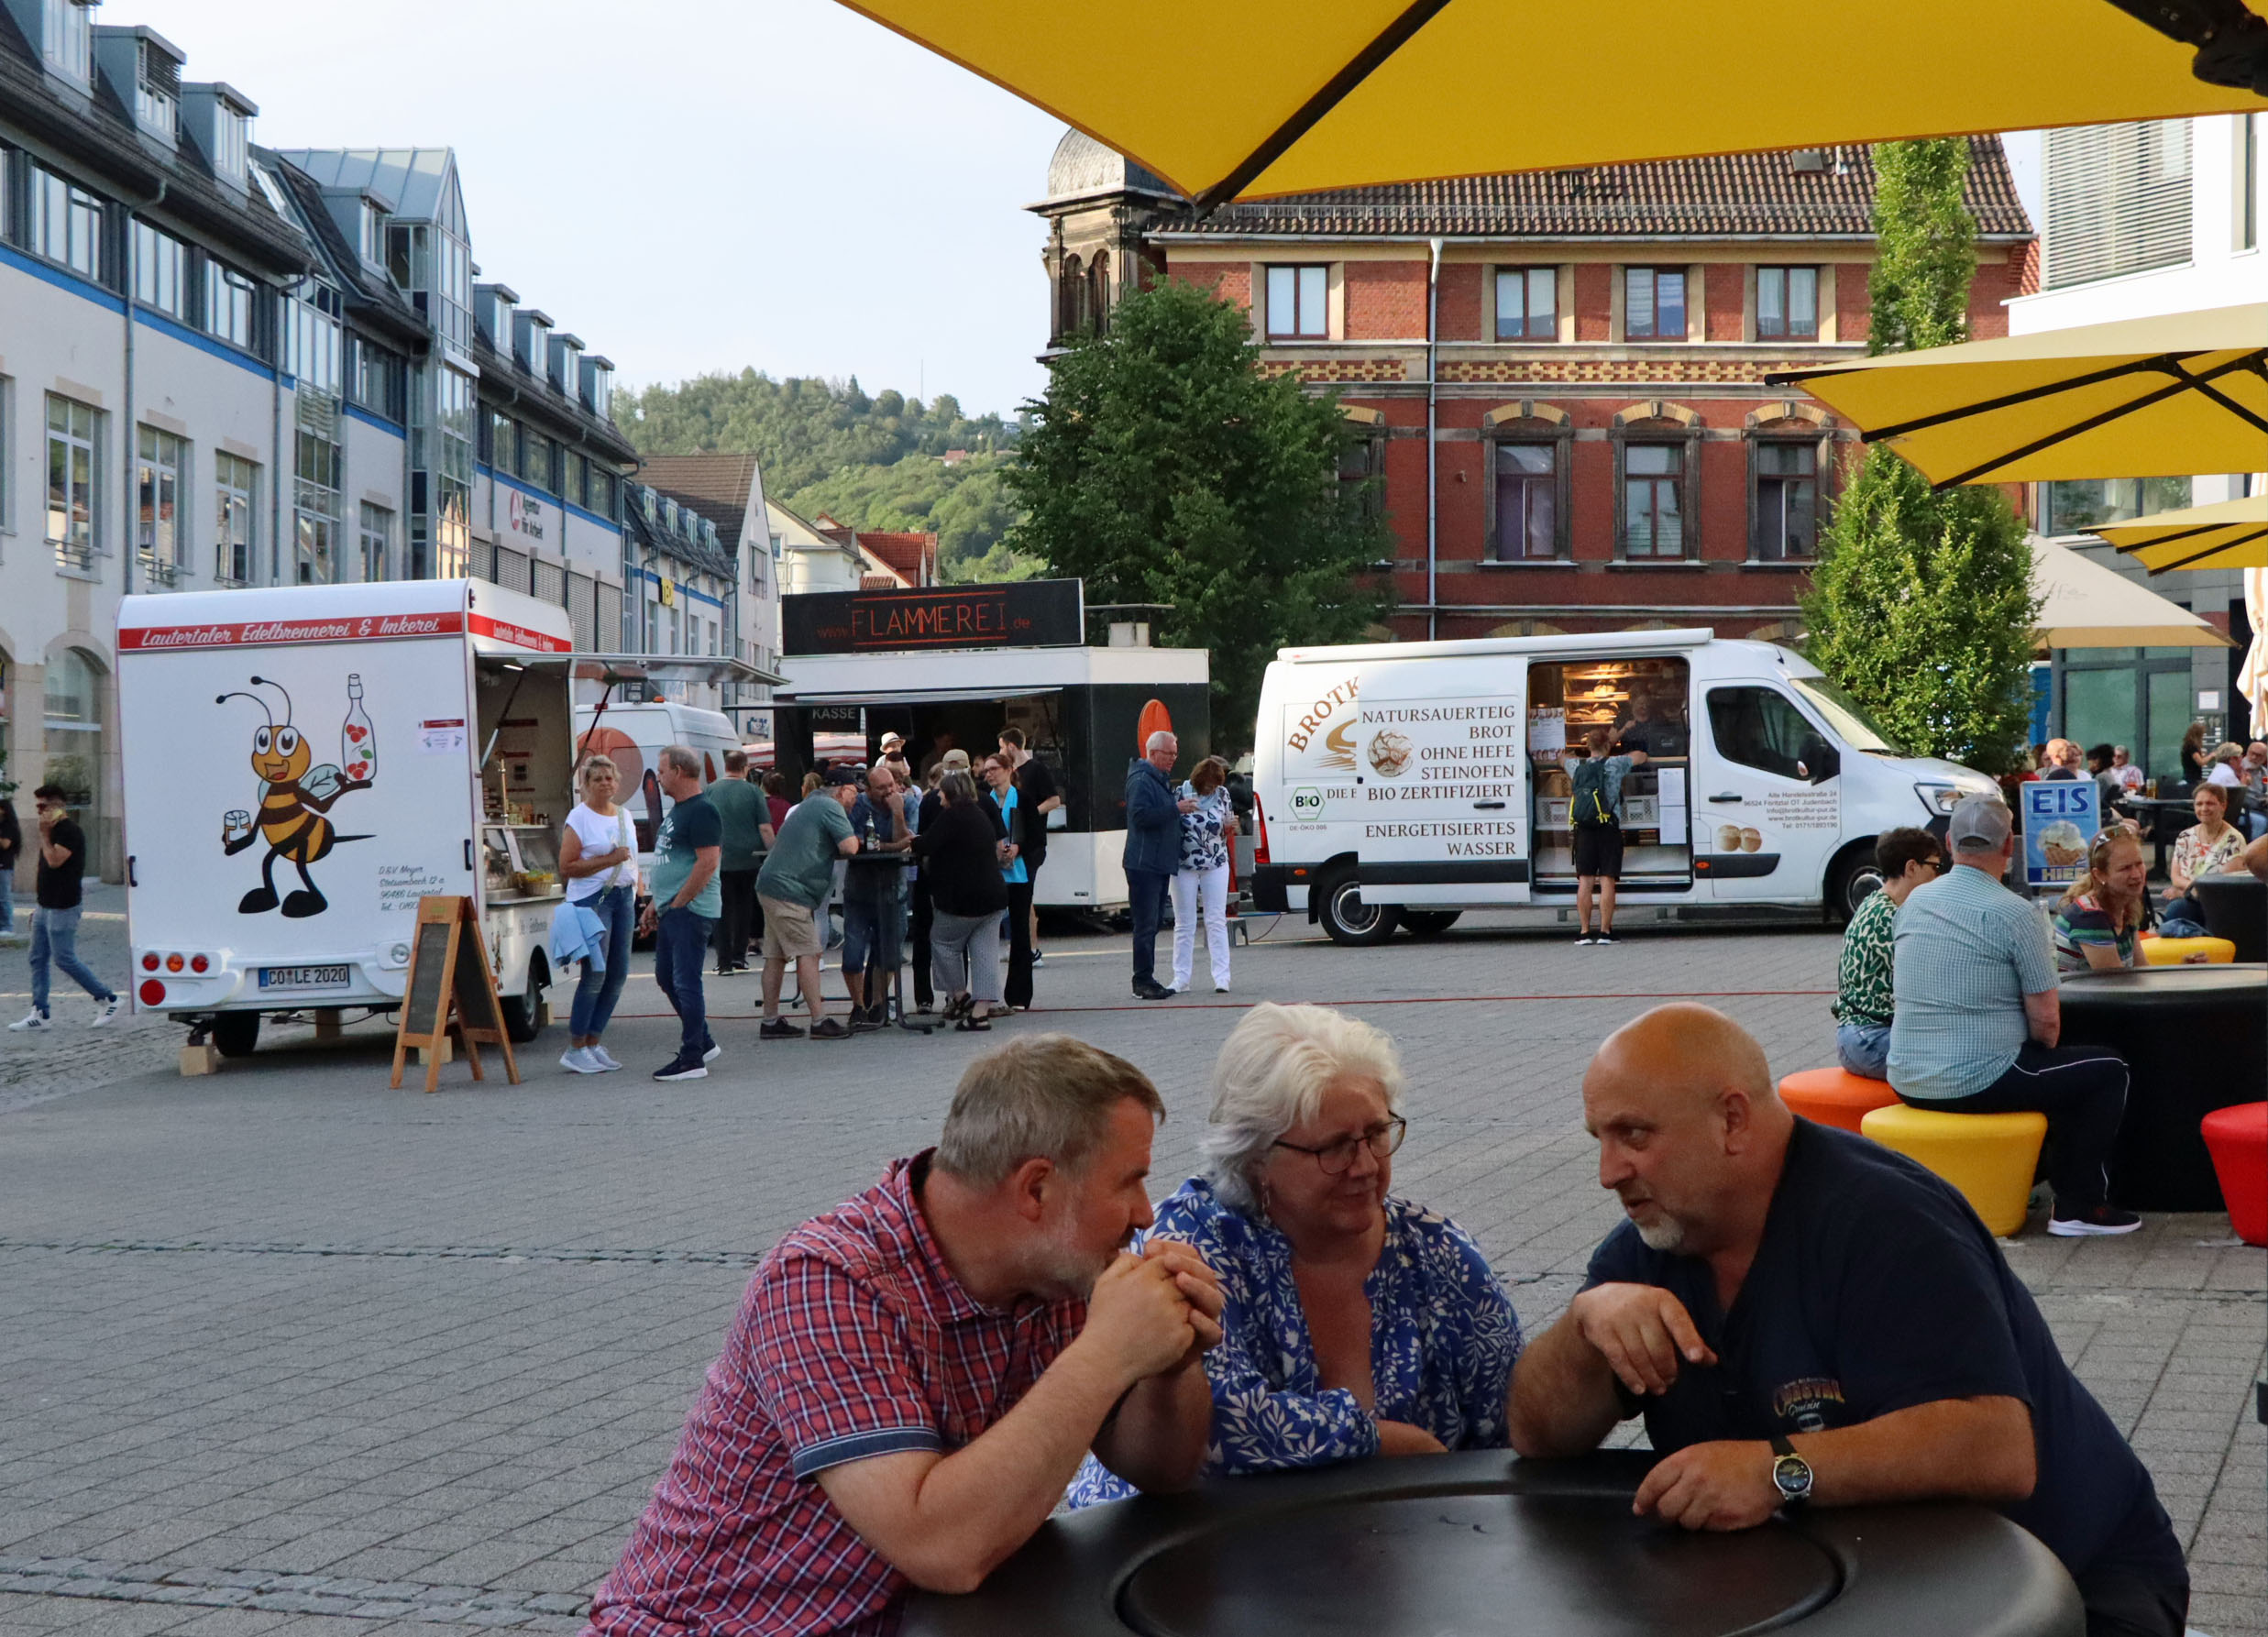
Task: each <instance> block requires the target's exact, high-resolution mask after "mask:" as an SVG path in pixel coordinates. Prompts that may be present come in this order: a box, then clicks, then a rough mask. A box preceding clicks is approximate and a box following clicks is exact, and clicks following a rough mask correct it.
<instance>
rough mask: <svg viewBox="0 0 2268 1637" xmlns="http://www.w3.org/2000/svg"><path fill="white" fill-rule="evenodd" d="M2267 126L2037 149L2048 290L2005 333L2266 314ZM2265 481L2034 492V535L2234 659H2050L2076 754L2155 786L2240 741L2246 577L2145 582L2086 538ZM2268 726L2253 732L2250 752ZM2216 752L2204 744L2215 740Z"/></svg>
mask: <svg viewBox="0 0 2268 1637" xmlns="http://www.w3.org/2000/svg"><path fill="white" fill-rule="evenodd" d="M2263 125H2268V119H2263V117H2262V115H2253V114H2245V115H2216V116H2214V117H2210V118H2200V119H2170V120H2156V121H2151V122H2148V123H2145V124H2139V125H2117V126H2082V127H2077V128H2074V129H2069V130H2056V131H2048V132H2046V133H2044V134H2043V135H2042V184H2043V192H2044V196H2045V209H2044V211H2043V212H2042V215H2043V217H2044V221H2043V223H2042V229H2041V238H2040V250H2041V267H2040V283H2039V289H2038V291H2037V292H2036V293H2034V294H2031V295H2025V296H2020V297H2018V298H2017V299H2015V300H2013V301H2011V302H2009V334H2011V335H2036V334H2038V333H2039V332H2041V331H2043V330H2057V329H2065V328H2069V327H2072V326H2074V325H2078V324H2107V323H2109V322H2111V321H2113V320H2117V319H2125V318H2146V317H2152V316H2155V315H2158V314H2162V313H2185V312H2191V311H2196V310H2201V309H2205V308H2211V307H2231V306H2237V305H2240V304H2242V303H2247V302H2260V301H2262V300H2263V299H2268V262H2263V260H2262V252H2261V228H2262V215H2263V214H2268V186H2264V185H2263V178H2262V174H2261V136H2262V126H2263ZM2262 481H2263V479H2262V474H2259V473H2249V474H2248V473H2222V474H2215V475H2207V476H2199V477H2196V478H2105V479H2102V480H2099V481H2094V482H2083V483H2042V484H2038V485H2035V486H2034V488H2035V496H2034V506H2035V510H2034V517H2035V520H2036V522H2037V523H2038V526H2039V528H2040V531H2041V532H2042V533H2044V534H2047V535H2049V536H2051V537H2053V538H2055V539H2057V540H2059V541H2061V542H2062V543H2063V544H2066V545H2071V546H2073V547H2075V548H2076V549H2078V550H2080V551H2082V552H2083V553H2085V554H2086V555H2088V556H2089V557H2092V558H2094V559H2095V560H2096V561H2098V562H2103V563H2108V564H2109V565H2111V566H2114V567H2116V568H2117V569H2118V570H2119V572H2120V573H2121V574H2124V575H2126V576H2128V577H2130V578H2132V579H2135V580H2137V581H2138V582H2141V581H2146V582H2147V583H2148V584H2149V586H2150V588H2151V589H2152V590H2153V591H2155V592H2157V593H2158V594H2159V595H2161V596H2163V597H2165V598H2168V599H2171V600H2173V601H2174V602H2177V603H2179V604H2181V605H2182V606H2183V607H2185V608H2187V609H2190V610H2193V611H2195V612H2196V613H2198V614H2200V615H2203V616H2204V617H2205V618H2206V619H2207V620H2208V621H2212V622H2213V623H2214V624H2215V625H2217V626H2218V627H2219V628H2220V629H2222V630H2223V631H2226V632H2228V633H2229V636H2230V637H2231V638H2232V639H2234V641H2235V643H2236V644H2237V645H2236V646H2235V647H2234V648H2229V649H2221V648H2196V649H2191V648H2167V649H2138V650H2137V649H2072V650H2068V651H2064V652H2059V653H2058V654H2056V655H2055V665H2054V672H2053V700H2052V704H2051V711H2050V720H2051V723H2052V724H2053V728H2054V731H2059V732H2061V733H2063V734H2065V735H2067V736H2068V737H2070V738H2073V739H2076V740H2078V741H2079V742H2081V743H2083V744H2095V743H2097V742H2104V741H2109V742H2117V743H2124V744H2130V745H2131V746H2132V747H2133V749H2134V753H2135V759H2136V760H2137V761H2139V762H2141V764H2143V765H2144V766H2145V767H2146V768H2148V769H2149V771H2151V772H2152V773H2153V774H2156V773H2171V772H2172V771H2174V765H2175V753H2176V751H2177V748H2178V746H2179V744H2180V742H2181V737H2182V734H2183V732H2184V731H2185V730H2186V729H2187V728H2188V726H2189V724H2190V723H2191V722H2192V721H2195V720H2200V719H2202V720H2204V721H2205V722H2206V723H2207V728H2208V730H2209V731H2211V732H2210V736H2211V738H2223V737H2234V738H2242V737H2244V736H2245V734H2246V733H2247V731H2248V726H2247V723H2246V721H2245V716H2246V713H2247V706H2246V704H2245V701H2244V699H2243V698H2242V697H2241V696H2240V694H2239V693H2238V692H2237V689H2236V675H2237V667H2238V665H2239V664H2240V661H2241V659H2242V657H2243V654H2244V651H2245V648H2246V646H2247V645H2248V644H2249V643H2251V636H2252V629H2251V621H2250V620H2249V619H2248V617H2247V613H2246V610H2245V605H2244V592H2243V587H2242V584H2241V578H2242V577H2241V576H2240V574H2239V573H2237V572H2235V571H2233V570H2222V571H2212V572H2204V573H2196V572H2188V571H2184V572H2181V573H2175V574H2165V575H2161V576H2159V577H2156V578H2155V579H2151V578H2150V577H2148V576H2147V574H2146V573H2145V572H2144V571H2143V570H2142V569H2141V568H2139V567H2134V566H2130V565H2128V564H2127V563H2126V562H2125V561H2124V560H2123V559H2121V558H2119V556H2118V555H2117V554H2115V553H2113V552H2112V551H2111V550H2110V549H2109V548H2108V546H2106V545H2104V544H2102V543H2101V542H2100V541H2099V540H2097V539H2096V538H2095V536H2094V535H2092V534H2091V533H2088V531H2089V530H2090V529H2092V528H2094V527H2096V526H2097V525H2099V524H2103V523H2109V522H2124V521H2125V520H2127V519H2129V518H2132V517H2137V516H2140V515H2142V514H2144V513H2147V512H2152V511H2172V510H2174V509H2175V508H2177V507H2182V506H2189V505H2204V504H2206V503H2207V502H2209V501H2214V500H2233V499H2236V498H2239V497H2240V496H2242V495H2245V494H2248V493H2257V492H2260V486H2261V485H2262ZM2249 731H2250V732H2251V734H2252V735H2253V736H2254V737H2257V736H2258V735H2259V734H2260V733H2261V732H2262V731H2268V724H2262V723H2253V724H2251V725H2250V728H2249ZM2208 742H2209V741H2208Z"/></svg>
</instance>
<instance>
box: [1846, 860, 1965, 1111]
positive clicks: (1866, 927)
mask: <svg viewBox="0 0 2268 1637" xmlns="http://www.w3.org/2000/svg"><path fill="white" fill-rule="evenodd" d="M1874 858H1875V866H1876V868H1877V869H1879V870H1880V871H1881V872H1882V886H1881V889H1880V890H1879V891H1877V892H1875V893H1872V894H1870V895H1868V896H1867V897H1866V901H1865V902H1864V903H1862V904H1860V905H1859V906H1858V908H1857V909H1856V910H1855V911H1854V912H1853V913H1852V916H1851V924H1850V926H1849V927H1848V928H1846V929H1845V930H1844V934H1843V959H1842V961H1841V963H1840V964H1839V965H1838V966H1837V968H1836V972H1835V982H1836V989H1837V994H1836V995H1835V1005H1834V1015H1835V1059H1836V1060H1837V1061H1839V1062H1840V1063H1841V1064H1842V1065H1843V1067H1844V1070H1845V1071H1847V1072H1849V1073H1852V1074H1863V1075H1865V1076H1866V1078H1867V1079H1868V1080H1887V1079H1888V1077H1889V1068H1888V1064H1889V1055H1890V1005H1891V1003H1890V970H1891V969H1890V961H1891V951H1892V949H1893V942H1892V936H1891V935H1892V931H1893V929H1894V928H1896V926H1897V923H1898V907H1899V905H1901V904H1903V903H1905V901H1906V895H1907V894H1909V893H1910V892H1912V891H1913V889H1914V888H1916V887H1918V886H1920V885H1921V884H1922V883H1923V882H1925V881H1934V880H1936V879H1937V878H1938V876H1940V875H1941V874H1943V873H1944V870H1945V844H1944V843H1943V841H1941V840H1938V839H1937V838H1936V837H1935V836H1933V835H1932V834H1930V832H1929V831H1928V830H1926V829H1907V828H1901V829H1888V830H1884V831H1883V832H1882V834H1881V836H1880V837H1879V838H1878V839H1877V840H1876V841H1875V844H1874Z"/></svg>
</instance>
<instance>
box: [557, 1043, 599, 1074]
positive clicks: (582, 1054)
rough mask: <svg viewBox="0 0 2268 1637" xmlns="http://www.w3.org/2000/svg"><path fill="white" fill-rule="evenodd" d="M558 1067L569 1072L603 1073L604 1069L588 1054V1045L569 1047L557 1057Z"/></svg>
mask: <svg viewBox="0 0 2268 1637" xmlns="http://www.w3.org/2000/svg"><path fill="white" fill-rule="evenodd" d="M559 1067H561V1068H562V1069H565V1070H566V1071H567V1072H568V1073H569V1074H603V1073H605V1072H606V1070H605V1069H604V1068H603V1067H602V1066H600V1062H599V1060H597V1059H596V1058H594V1057H592V1056H591V1055H590V1049H589V1047H588V1046H573V1047H569V1048H568V1049H567V1050H566V1051H565V1052H564V1053H562V1054H561V1055H560V1058H559Z"/></svg>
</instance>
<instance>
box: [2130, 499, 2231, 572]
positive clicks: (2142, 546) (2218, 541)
mask: <svg viewBox="0 0 2268 1637" xmlns="http://www.w3.org/2000/svg"><path fill="white" fill-rule="evenodd" d="M2094 532H2095V533H2097V534H2099V535H2100V536H2101V537H2102V538H2103V539H2105V540H2108V542H2109V543H2110V544H2112V545H2114V546H2116V547H2118V548H2119V551H2120V552H2121V553H2122V554H2124V555H2127V556H2130V557H2131V558H2133V559H2134V561H2135V562H2137V563H2140V564H2141V565H2142V566H2144V567H2145V568H2147V569H2149V570H2150V572H2151V573H2152V574H2163V573H2165V572H2166V571H2167V570H2168V569H2173V568H2268V495H2248V496H2246V497H2245V498H2244V499H2242V500H2222V501H2220V502H2219V503H2218V504H2217V505H2212V506H2190V507H2187V508H2185V509H2184V510H2182V511H2157V512H2152V514H2151V515H2150V516H2148V517H2138V518H2136V519H2135V520H2134V521H2133V522H2124V523H2105V524H2104V525H2103V526H2102V527H2101V528H2099V529H2097V530H2096V531H2094Z"/></svg>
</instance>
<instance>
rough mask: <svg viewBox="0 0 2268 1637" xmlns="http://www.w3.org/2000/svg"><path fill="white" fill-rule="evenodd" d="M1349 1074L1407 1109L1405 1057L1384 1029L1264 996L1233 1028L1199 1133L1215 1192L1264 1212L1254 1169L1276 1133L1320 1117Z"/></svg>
mask: <svg viewBox="0 0 2268 1637" xmlns="http://www.w3.org/2000/svg"><path fill="white" fill-rule="evenodd" d="M1349 1076H1354V1077H1359V1078H1360V1079H1363V1080H1369V1081H1374V1082H1377V1084H1378V1087H1379V1089H1380V1090H1381V1091H1382V1092H1383V1093H1385V1097H1386V1111H1387V1112H1388V1113H1389V1114H1396V1115H1398V1114H1400V1113H1401V1112H1402V1088H1403V1079H1402V1059H1401V1056H1400V1055H1399V1054H1398V1053H1397V1052H1396V1051H1395V1050H1394V1046H1393V1039H1392V1038H1389V1037H1388V1036H1387V1034H1386V1033H1385V1031H1384V1030H1382V1029H1377V1028H1372V1027H1371V1026H1370V1025H1369V1024H1367V1023H1364V1022H1362V1021H1360V1019H1359V1018H1354V1017H1349V1016H1347V1015H1346V1014H1345V1013H1344V1012H1334V1011H1333V1010H1331V1008H1330V1007H1328V1006H1279V1005H1274V1004H1272V1003H1264V1004H1262V1005H1257V1006H1254V1007H1253V1008H1252V1009H1251V1010H1250V1012H1248V1013H1246V1014H1245V1017H1244V1021H1243V1022H1241V1023H1239V1024H1238V1025H1237V1027H1235V1028H1234V1029H1233V1030H1231V1031H1230V1032H1229V1036H1228V1040H1227V1041H1226V1042H1224V1043H1223V1045H1222V1046H1221V1049H1220V1056H1219V1057H1218V1058H1217V1059H1216V1060H1214V1063H1213V1112H1212V1114H1211V1115H1209V1116H1207V1123H1206V1127H1205V1132H1204V1135H1203V1136H1201V1137H1198V1138H1197V1151H1198V1153H1199V1154H1200V1155H1201V1156H1202V1157H1203V1163H1204V1170H1205V1175H1206V1181H1209V1182H1211V1183H1212V1185H1213V1192H1215V1193H1217V1194H1218V1195H1219V1196H1220V1197H1221V1199H1222V1200H1223V1201H1224V1202H1226V1203H1228V1204H1229V1205H1230V1206H1232V1207H1234V1208H1235V1209H1237V1210H1239V1211H1241V1212H1243V1213H1244V1214H1246V1215H1248V1216H1256V1215H1258V1214H1260V1196H1259V1194H1258V1192H1256V1191H1255V1189H1254V1188H1253V1185H1252V1173H1253V1172H1254V1171H1255V1170H1258V1169H1259V1166H1260V1162H1261V1159H1263V1158H1265V1157H1266V1155H1267V1153H1268V1150H1269V1148H1271V1147H1272V1146H1273V1144H1274V1143H1275V1141H1276V1139H1277V1138H1278V1137H1282V1136H1283V1134H1284V1133H1285V1132H1286V1131H1289V1130H1290V1129H1291V1128H1292V1127H1293V1126H1296V1125H1299V1124H1300V1123H1301V1122H1303V1121H1305V1120H1309V1119H1313V1118H1314V1117H1315V1114H1316V1109H1317V1108H1318V1107H1320V1106H1321V1105H1322V1102H1323V1090H1324V1088H1325V1087H1326V1086H1327V1085H1329V1084H1330V1083H1331V1082H1333V1081H1335V1080H1340V1079H1345V1078H1347V1077H1349Z"/></svg>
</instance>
